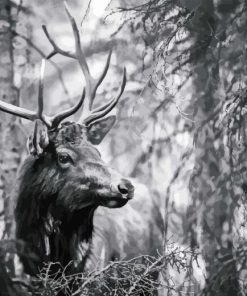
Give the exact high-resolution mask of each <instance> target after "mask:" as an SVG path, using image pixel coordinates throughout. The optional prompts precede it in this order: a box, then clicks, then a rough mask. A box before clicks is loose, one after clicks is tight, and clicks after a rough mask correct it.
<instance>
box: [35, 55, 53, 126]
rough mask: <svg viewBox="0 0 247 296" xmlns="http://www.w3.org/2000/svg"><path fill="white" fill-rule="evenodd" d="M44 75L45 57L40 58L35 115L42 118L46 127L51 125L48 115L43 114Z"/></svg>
mask: <svg viewBox="0 0 247 296" xmlns="http://www.w3.org/2000/svg"><path fill="white" fill-rule="evenodd" d="M44 75H45V59H42V61H41V66H40V76H39V92H38V111H37V117H38V119H40V120H42V121H43V122H44V123H45V124H46V125H47V126H48V127H51V121H50V120H49V118H48V116H45V115H44V114H43V111H44Z"/></svg>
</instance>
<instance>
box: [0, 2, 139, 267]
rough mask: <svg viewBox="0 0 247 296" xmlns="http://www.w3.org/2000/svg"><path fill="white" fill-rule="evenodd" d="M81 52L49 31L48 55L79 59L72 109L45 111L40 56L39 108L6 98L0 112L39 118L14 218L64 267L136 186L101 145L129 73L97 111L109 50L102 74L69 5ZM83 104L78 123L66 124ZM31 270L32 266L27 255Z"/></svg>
mask: <svg viewBox="0 0 247 296" xmlns="http://www.w3.org/2000/svg"><path fill="white" fill-rule="evenodd" d="M65 8H66V12H67V15H68V17H69V19H70V22H71V25H72V29H73V33H74V38H75V46H76V50H75V52H74V53H70V52H67V51H64V50H62V49H61V48H59V47H58V46H57V45H56V43H55V42H54V41H53V40H52V38H51V37H50V35H49V33H48V31H47V29H46V27H43V29H44V32H45V34H46V36H47V38H48V40H49V41H50V43H51V45H52V46H53V51H52V53H51V54H49V55H48V57H47V58H51V57H52V56H54V55H55V54H58V53H59V54H62V55H64V56H67V57H70V58H73V59H76V60H77V61H78V63H79V66H80V68H81V70H82V72H83V74H84V77H85V81H86V91H85V90H83V94H82V97H81V99H80V101H79V102H78V103H77V104H76V105H75V106H73V107H72V108H70V109H68V110H65V111H63V112H61V113H59V114H57V115H55V116H52V117H51V116H47V115H45V114H44V112H43V87H44V71H45V60H42V65H41V72H40V80H39V93H38V111H37V112H33V111H30V110H27V109H23V108H21V107H17V106H13V105H10V104H7V103H5V102H2V101H0V110H2V111H4V112H7V113H10V114H13V115H16V116H19V117H21V118H25V119H28V120H31V121H35V128H34V132H33V135H32V137H31V138H30V139H29V151H30V154H31V155H30V156H29V157H28V158H27V159H26V161H25V162H24V164H23V166H22V168H21V170H20V177H19V178H20V187H19V190H18V198H17V207H16V221H17V238H19V239H22V240H24V241H25V242H27V243H28V244H29V247H30V248H31V249H32V250H33V252H34V253H35V254H36V255H37V256H38V259H37V260H38V263H42V262H43V261H45V260H46V259H47V258H48V259H49V260H51V261H58V262H60V263H62V264H64V265H66V264H68V262H70V261H71V260H77V261H83V260H84V259H85V258H86V255H87V252H88V247H85V243H86V244H87V243H88V242H89V241H90V238H91V235H92V218H93V213H94V210H95V209H96V208H97V207H98V206H99V205H102V206H105V207H122V206H124V205H125V204H126V203H127V201H128V200H129V199H131V198H132V197H133V193H134V187H133V185H132V184H131V182H130V181H128V180H127V179H125V178H122V177H121V176H120V175H119V174H118V173H116V172H115V171H114V170H113V169H111V168H109V167H108V166H107V165H106V164H104V162H103V161H102V159H101V155H100V153H99V151H98V150H97V148H96V147H95V145H97V144H99V143H100V142H101V141H102V139H103V138H104V136H105V135H106V134H107V132H108V131H109V130H110V128H111V127H112V126H113V124H114V122H115V116H108V117H105V116H106V115H107V114H108V113H109V112H110V111H111V110H112V109H113V108H114V107H115V105H116V104H117V103H118V101H119V99H120V97H121V95H122V93H123V91H124V88H125V84H126V71H125V69H124V71H123V79H122V83H121V86H120V90H119V94H118V95H117V96H116V98H114V99H112V100H110V101H109V102H108V103H106V104H105V105H103V106H100V107H98V108H95V109H93V108H92V106H93V101H94V98H95V95H96V91H97V88H98V87H99V85H100V84H101V82H102V81H103V79H104V78H105V76H106V73H107V70H108V68H109V63H110V58H111V52H110V54H109V55H108V58H107V62H106V65H105V67H104V70H103V72H102V74H101V76H100V78H99V79H97V80H96V79H94V78H93V77H92V76H91V74H90V71H89V67H88V64H87V62H86V58H85V55H84V52H83V50H82V48H81V42H80V36H79V32H78V28H77V25H76V22H75V20H74V18H73V17H72V16H71V13H70V12H69V9H68V7H67V5H66V3H65ZM82 105H83V112H82V114H81V116H80V119H79V121H78V122H76V123H75V122H65V123H61V122H62V121H63V120H64V119H66V118H67V117H68V116H70V115H72V114H74V113H75V112H76V111H77V110H79V108H80V107H81V106H82ZM23 263H24V266H25V268H26V271H27V272H29V273H33V270H34V269H35V268H33V265H35V264H31V265H32V267H31V265H30V262H27V260H26V259H25V258H24V259H23Z"/></svg>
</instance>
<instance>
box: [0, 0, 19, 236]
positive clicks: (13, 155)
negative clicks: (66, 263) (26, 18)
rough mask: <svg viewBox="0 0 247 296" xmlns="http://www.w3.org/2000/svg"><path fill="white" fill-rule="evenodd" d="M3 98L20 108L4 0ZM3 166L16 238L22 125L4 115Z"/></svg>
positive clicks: (0, 14)
mask: <svg viewBox="0 0 247 296" xmlns="http://www.w3.org/2000/svg"><path fill="white" fill-rule="evenodd" d="M0 22H1V25H0V68H1V71H0V99H1V100H3V101H4V102H7V103H10V104H14V105H19V102H18V95H17V90H16V89H15V87H14V54H13V35H12V30H13V28H14V26H15V21H14V19H13V13H12V9H11V2H10V1H8V0H1V4H0ZM0 137H1V141H0V151H1V154H0V163H1V171H0V174H1V181H2V185H3V187H2V190H3V198H4V216H5V234H6V236H8V237H10V238H13V237H14V208H15V200H14V194H11V193H12V191H13V187H14V184H15V180H16V171H17V168H18V165H19V162H20V157H19V153H18V151H19V148H20V143H19V141H18V124H17V122H16V121H15V118H14V117H13V116H11V115H9V114H6V113H4V112H1V113H0Z"/></svg>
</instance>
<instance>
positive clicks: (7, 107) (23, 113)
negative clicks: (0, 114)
mask: <svg viewBox="0 0 247 296" xmlns="http://www.w3.org/2000/svg"><path fill="white" fill-rule="evenodd" d="M44 70H45V61H44V60H42V64H41V71H40V79H39V95H38V111H37V112H35V111H30V110H28V109H25V108H21V107H17V106H14V105H11V104H8V103H5V102H3V101H0V110H2V111H4V112H7V113H10V114H12V115H16V116H18V117H21V118H25V119H28V120H31V121H34V120H36V119H41V120H42V121H44V122H45V124H47V125H48V126H49V121H48V117H46V116H45V115H43V86H44V84H43V81H44Z"/></svg>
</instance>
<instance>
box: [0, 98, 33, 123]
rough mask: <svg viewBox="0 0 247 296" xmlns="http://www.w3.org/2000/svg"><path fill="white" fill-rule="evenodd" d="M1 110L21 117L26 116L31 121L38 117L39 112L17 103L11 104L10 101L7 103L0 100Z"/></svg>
mask: <svg viewBox="0 0 247 296" xmlns="http://www.w3.org/2000/svg"><path fill="white" fill-rule="evenodd" d="M0 110H1V111H3V112H6V113H9V114H12V115H16V116H18V117H21V118H25V119H28V120H31V121H34V120H35V119H37V113H36V112H34V111H30V110H28V109H25V108H21V107H17V106H15V105H11V104H9V103H5V102H3V101H0Z"/></svg>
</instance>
